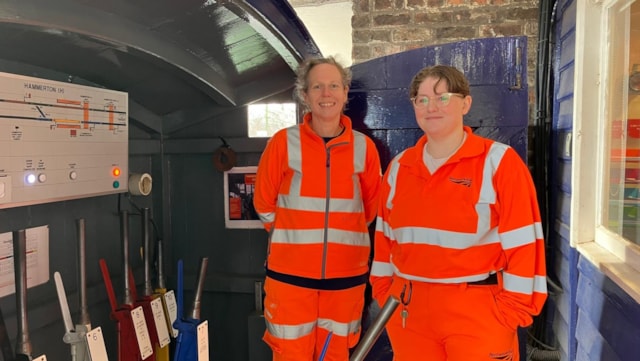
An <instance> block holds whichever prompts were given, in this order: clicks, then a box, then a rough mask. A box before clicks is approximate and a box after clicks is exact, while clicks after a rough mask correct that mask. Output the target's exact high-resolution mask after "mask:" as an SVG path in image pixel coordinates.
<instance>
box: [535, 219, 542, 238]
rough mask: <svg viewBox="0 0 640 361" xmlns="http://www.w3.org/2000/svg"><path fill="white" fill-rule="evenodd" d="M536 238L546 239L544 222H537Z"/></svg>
mask: <svg viewBox="0 0 640 361" xmlns="http://www.w3.org/2000/svg"><path fill="white" fill-rule="evenodd" d="M535 226H536V239H544V230H543V229H542V223H541V222H536V223H535Z"/></svg>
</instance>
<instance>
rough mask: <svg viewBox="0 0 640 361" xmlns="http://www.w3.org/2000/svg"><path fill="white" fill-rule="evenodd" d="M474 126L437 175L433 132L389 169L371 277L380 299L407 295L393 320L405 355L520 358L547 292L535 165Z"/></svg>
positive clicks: (391, 329) (398, 355)
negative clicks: (524, 330)
mask: <svg viewBox="0 0 640 361" xmlns="http://www.w3.org/2000/svg"><path fill="white" fill-rule="evenodd" d="M464 131H465V132H466V137H467V139H466V140H465V142H464V144H463V145H462V146H461V148H460V149H459V150H458V151H457V152H456V153H455V154H453V155H452V156H451V157H450V158H449V159H448V160H447V161H446V162H445V163H444V164H443V165H442V166H441V167H440V168H438V169H437V170H436V171H435V172H434V173H433V174H431V173H430V172H429V170H428V168H427V167H426V166H425V162H424V160H423V154H424V152H425V145H426V143H427V137H426V135H425V136H423V137H422V138H420V139H419V140H418V142H417V144H416V145H415V146H414V147H411V148H408V149H406V150H405V151H404V152H402V153H400V154H399V155H398V156H396V157H395V158H394V159H393V160H392V162H391V163H390V165H389V167H388V169H387V171H386V172H385V175H384V177H383V181H382V188H381V194H380V207H379V208H378V219H377V222H376V232H375V241H374V244H375V249H374V260H373V264H372V266H371V275H370V280H371V284H372V286H373V297H374V298H375V299H376V300H377V301H378V303H379V304H380V305H383V304H384V303H385V301H386V299H387V297H388V296H389V295H391V294H393V295H395V296H396V297H399V298H400V296H401V295H402V296H403V297H402V298H403V300H404V301H405V302H404V303H406V305H401V307H399V309H398V310H397V311H396V312H395V313H394V315H393V316H392V317H391V319H390V321H389V322H388V324H387V331H388V333H389V338H390V341H391V345H392V348H393V350H394V360H396V361H404V360H419V359H420V360H431V361H440V360H448V361H458V360H474V361H478V360H511V359H512V357H515V355H517V342H516V340H517V336H516V329H517V327H518V326H528V325H530V324H531V323H532V315H536V314H538V313H539V312H540V311H541V309H542V307H543V304H544V302H545V300H546V297H547V289H546V269H545V253H544V252H545V246H544V240H543V231H542V226H541V219H540V212H539V208H538V204H537V199H536V191H535V188H534V184H533V182H532V180H531V176H530V173H529V170H528V168H527V166H526V165H525V164H524V162H523V161H522V160H521V159H520V157H519V156H518V154H517V153H516V152H515V151H514V150H513V149H512V148H511V147H509V146H507V145H504V144H501V143H498V142H495V141H492V140H489V139H485V138H482V137H479V136H476V135H474V134H473V133H472V132H471V129H470V128H469V127H464ZM485 279H496V280H497V281H496V282H495V284H491V285H477V284H478V283H482V282H484V281H483V280H485ZM403 290H404V292H403ZM411 291H412V292H411ZM411 293H412V295H411ZM410 295H411V297H410V299H409V296H410ZM407 301H408V302H407ZM403 311H405V312H406V313H405V312H403Z"/></svg>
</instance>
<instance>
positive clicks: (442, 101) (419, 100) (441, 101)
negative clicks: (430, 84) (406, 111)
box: [411, 93, 464, 108]
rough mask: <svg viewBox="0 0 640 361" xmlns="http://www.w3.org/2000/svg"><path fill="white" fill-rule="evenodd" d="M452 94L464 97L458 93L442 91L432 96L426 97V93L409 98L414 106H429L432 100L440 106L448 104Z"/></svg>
mask: <svg viewBox="0 0 640 361" xmlns="http://www.w3.org/2000/svg"><path fill="white" fill-rule="evenodd" d="M454 96H457V97H460V98H464V95H463V94H460V93H442V94H438V95H436V96H432V97H428V96H426V95H420V96H417V97H413V98H411V102H412V103H413V105H414V106H415V107H416V108H426V107H428V106H429V104H431V102H432V101H434V103H433V104H435V105H436V106H437V107H438V108H440V107H446V106H447V105H449V102H450V101H451V98H452V97H454Z"/></svg>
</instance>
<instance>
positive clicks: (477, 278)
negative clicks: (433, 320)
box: [391, 263, 490, 283]
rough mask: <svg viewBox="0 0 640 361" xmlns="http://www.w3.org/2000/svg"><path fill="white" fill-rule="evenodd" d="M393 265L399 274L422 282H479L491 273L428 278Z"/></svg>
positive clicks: (394, 270) (395, 271)
mask: <svg viewBox="0 0 640 361" xmlns="http://www.w3.org/2000/svg"><path fill="white" fill-rule="evenodd" d="M391 266H392V267H393V272H394V273H395V274H397V275H398V276H400V277H402V278H404V279H407V280H412V281H420V282H430V283H463V282H477V281H482V280H484V279H487V277H489V275H490V273H481V274H477V275H470V276H462V277H453V278H428V277H418V276H414V275H410V274H406V273H402V272H400V271H398V267H396V266H395V265H394V264H393V263H392V264H391Z"/></svg>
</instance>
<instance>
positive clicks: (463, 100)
mask: <svg viewBox="0 0 640 361" xmlns="http://www.w3.org/2000/svg"><path fill="white" fill-rule="evenodd" d="M448 92H452V93H454V92H453V91H452V90H450V89H449V84H448V83H447V81H446V80H445V79H442V78H437V77H432V76H428V77H426V78H425V79H424V80H423V81H422V82H421V83H420V86H419V87H418V91H417V94H416V97H417V98H421V97H422V98H423V97H428V98H429V100H430V101H429V102H428V105H426V106H421V105H416V104H415V103H414V105H413V109H414V111H415V115H416V121H417V123H418V126H419V127H420V129H422V130H423V131H424V132H425V133H426V134H427V136H428V137H429V138H433V139H438V138H440V139H442V138H447V137H448V136H449V135H452V134H457V133H459V132H461V131H462V127H463V121H462V120H463V116H464V115H465V114H467V113H468V112H469V109H470V108H471V96H468V95H467V96H464V95H455V94H454V95H452V96H451V97H450V99H449V102H448V103H447V104H446V105H442V104H438V103H439V101H438V99H439V97H441V96H442V94H444V93H448Z"/></svg>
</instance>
